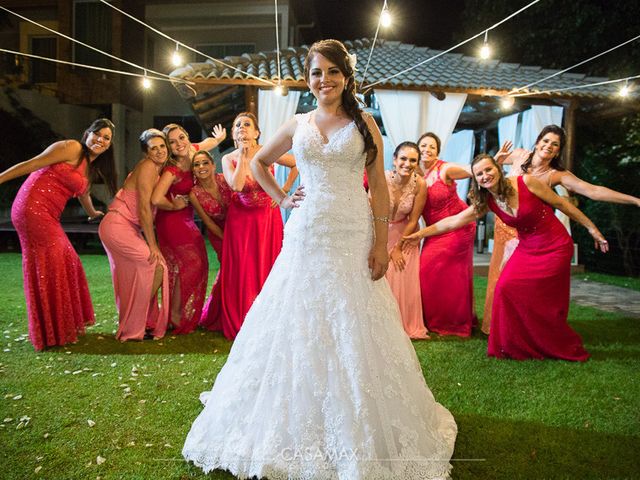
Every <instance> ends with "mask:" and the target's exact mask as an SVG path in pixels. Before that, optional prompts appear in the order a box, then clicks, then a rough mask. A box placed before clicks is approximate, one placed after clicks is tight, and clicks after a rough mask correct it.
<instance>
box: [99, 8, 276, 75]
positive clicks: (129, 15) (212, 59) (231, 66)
mask: <svg viewBox="0 0 640 480" xmlns="http://www.w3.org/2000/svg"><path fill="white" fill-rule="evenodd" d="M100 2H102V3H104V4H105V5H107V6H108V7H110V8H113V9H114V10H115V11H117V12H119V13H121V14H122V15H124V16H125V17H127V18H130V19H131V20H133V21H134V22H137V23H139V24H140V25H143V26H144V27H146V28H148V29H149V30H151V31H152V32H154V33H157V34H158V35H160V36H161V37H164V38H166V39H167V40H171V42H174V43H176V44H178V45H180V46H181V47H183V48H185V49H187V50H189V51H191V52H194V53H197V54H198V55H202V56H203V57H205V58H206V59H208V60H211V61H212V62H215V63H218V64H220V65H223V66H225V67H227V68H230V69H231V70H235V71H236V72H238V73H241V74H242V75H245V76H247V77H249V78H253V79H254V80H258V81H259V82H262V83H265V84H267V85H269V86H271V87H275V86H276V84H275V83H274V82H272V81H271V80H265V79H264V78H260V77H258V76H257V75H253V74H251V73H248V72H244V71H242V70H241V69H239V68H237V67H234V66H233V65H229V64H228V63H225V62H223V61H222V60H218V59H217V58H213V57H211V56H209V55H207V54H206V53H203V52H201V51H199V50H197V49H195V48H193V47H190V46H189V45H186V44H184V43H182V42H180V41H179V40H176V39H175V38H172V37H170V36H169V35H167V34H166V33H164V32H162V31H160V30H158V29H157V28H153V27H152V26H151V25H149V24H147V23H145V22H143V21H142V20H139V19H138V18H136V17H134V16H133V15H131V14H129V13H127V12H125V11H124V10H120V9H119V8H118V7H116V6H114V5H111V4H110V3H109V2H107V1H106V0H100ZM171 78H172V79H173V80H176V81H177V80H179V79H178V78H176V77H171Z"/></svg>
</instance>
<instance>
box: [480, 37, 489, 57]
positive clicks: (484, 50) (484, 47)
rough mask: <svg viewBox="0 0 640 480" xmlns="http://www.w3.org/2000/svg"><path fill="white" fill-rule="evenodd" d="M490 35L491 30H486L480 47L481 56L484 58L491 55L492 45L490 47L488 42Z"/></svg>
mask: <svg viewBox="0 0 640 480" xmlns="http://www.w3.org/2000/svg"><path fill="white" fill-rule="evenodd" d="M488 36H489V30H487V31H486V32H484V42H483V43H482V48H480V58H481V59H483V60H487V59H488V58H489V57H490V56H491V47H489V43H487V37H488Z"/></svg>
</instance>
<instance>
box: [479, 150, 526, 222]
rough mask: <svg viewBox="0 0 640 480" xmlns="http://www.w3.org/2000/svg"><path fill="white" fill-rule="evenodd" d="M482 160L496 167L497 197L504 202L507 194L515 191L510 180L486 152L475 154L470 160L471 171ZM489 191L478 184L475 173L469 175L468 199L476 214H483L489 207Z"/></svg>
mask: <svg viewBox="0 0 640 480" xmlns="http://www.w3.org/2000/svg"><path fill="white" fill-rule="evenodd" d="M482 160H490V161H491V163H493V165H494V166H495V167H496V168H497V169H498V173H499V174H500V178H499V179H498V199H499V200H500V201H502V202H506V201H507V198H509V195H511V194H513V193H515V189H514V188H513V185H511V182H510V181H509V179H508V178H507V177H505V175H504V172H503V171H502V167H501V166H500V165H498V164H497V163H496V161H495V159H494V158H493V157H492V156H491V155H489V154H487V153H480V154H478V155H476V156H475V158H474V159H473V161H472V162H471V171H472V172H473V167H474V166H475V165H477V164H478V163H480V162H481V161H482ZM490 196H491V193H490V192H489V190H487V189H486V188H483V187H481V186H480V185H478V180H477V179H476V175H475V173H474V174H472V175H471V189H470V190H469V200H471V205H473V208H474V210H475V211H476V214H480V215H482V214H484V212H486V211H487V210H488V208H489V197H490Z"/></svg>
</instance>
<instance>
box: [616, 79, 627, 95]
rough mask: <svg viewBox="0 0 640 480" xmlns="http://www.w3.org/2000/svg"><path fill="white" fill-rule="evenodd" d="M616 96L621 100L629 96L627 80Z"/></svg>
mask: <svg viewBox="0 0 640 480" xmlns="http://www.w3.org/2000/svg"><path fill="white" fill-rule="evenodd" d="M618 94H619V95H620V96H621V97H623V98H624V97H628V96H629V80H626V81H625V82H624V85H623V86H622V88H621V89H620V91H619V92H618Z"/></svg>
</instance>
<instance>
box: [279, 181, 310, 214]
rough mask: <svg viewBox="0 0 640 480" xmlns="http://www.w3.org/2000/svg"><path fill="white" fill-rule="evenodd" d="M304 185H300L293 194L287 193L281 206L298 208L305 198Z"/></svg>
mask: <svg viewBox="0 0 640 480" xmlns="http://www.w3.org/2000/svg"><path fill="white" fill-rule="evenodd" d="M305 195H306V194H305V193H304V185H300V186H299V187H298V188H296V191H295V192H293V195H287V196H286V197H284V198H283V199H282V201H281V202H280V208H298V207H299V206H300V205H299V204H300V202H302V201H303V200H304V197H305Z"/></svg>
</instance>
